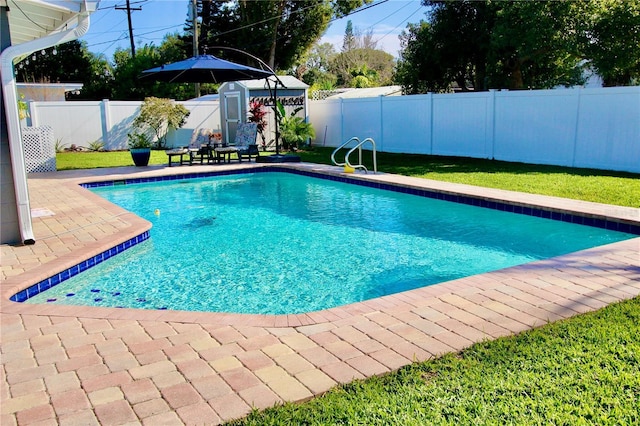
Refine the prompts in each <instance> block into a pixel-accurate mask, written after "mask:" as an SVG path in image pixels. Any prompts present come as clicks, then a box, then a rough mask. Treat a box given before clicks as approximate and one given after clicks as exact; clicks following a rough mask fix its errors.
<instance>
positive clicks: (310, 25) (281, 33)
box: [198, 0, 371, 70]
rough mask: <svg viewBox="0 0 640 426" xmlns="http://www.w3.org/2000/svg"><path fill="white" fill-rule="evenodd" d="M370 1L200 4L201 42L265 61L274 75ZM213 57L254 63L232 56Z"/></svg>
mask: <svg viewBox="0 0 640 426" xmlns="http://www.w3.org/2000/svg"><path fill="white" fill-rule="evenodd" d="M370 1H371V0H307V1H304V2H302V1H296V0H264V1H248V0H235V1H211V2H202V1H200V2H199V3H198V5H199V7H198V14H199V17H200V19H201V21H200V26H201V28H200V34H201V38H200V43H201V46H209V47H212V46H223V47H234V48H237V49H241V50H244V51H246V52H248V53H250V54H252V55H254V56H257V57H258V58H260V59H262V60H263V61H265V62H266V63H267V64H268V65H269V66H270V67H271V68H272V69H274V70H276V69H287V68H290V67H291V66H292V65H293V64H294V63H295V62H296V61H297V60H299V59H300V58H301V57H302V56H303V55H304V54H305V52H306V51H307V50H308V49H309V48H310V47H311V46H312V45H313V43H314V42H315V41H317V40H318V39H319V38H320V36H321V35H322V34H323V33H324V31H325V30H326V29H327V27H328V25H329V21H330V19H331V18H332V17H335V16H343V15H344V14H346V13H348V12H350V11H351V10H353V9H355V8H356V7H358V6H360V5H362V4H364V3H368V2H370ZM209 52H210V53H215V54H217V55H220V56H223V57H227V58H229V59H231V60H236V61H239V62H244V63H247V62H250V61H247V58H246V57H243V56H242V55H235V54H233V53H230V52H228V51H222V52H220V53H218V52H212V51H211V50H209ZM254 65H255V64H254Z"/></svg>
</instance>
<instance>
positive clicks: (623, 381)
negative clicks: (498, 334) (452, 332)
mask: <svg viewBox="0 0 640 426" xmlns="http://www.w3.org/2000/svg"><path fill="white" fill-rule="evenodd" d="M638 324H640V298H635V299H631V300H627V301H624V302H621V303H617V304H614V305H610V306H607V307H605V308H603V309H601V310H599V311H597V312H592V313H587V314H584V315H580V316H577V317H574V318H571V319H568V320H564V321H558V322H556V323H553V324H548V325H546V326H543V327H541V328H538V329H534V330H530V331H527V332H524V333H521V334H519V335H516V336H512V337H504V338H499V339H496V340H493V341H486V342H481V343H477V344H474V345H473V346H471V347H470V348H468V349H465V350H463V351H462V352H460V353H458V354H448V355H445V356H442V357H440V358H437V359H432V360H429V361H426V362H423V363H415V364H412V365H409V366H407V367H404V368H401V369H400V370H399V371H397V372H394V373H390V374H387V375H384V376H382V377H372V378H370V379H367V380H364V381H363V380H356V381H354V382H352V383H350V384H347V385H343V386H338V387H336V388H334V389H332V390H330V391H329V392H327V393H326V394H324V395H322V396H320V397H317V398H314V399H312V400H310V401H307V402H304V403H299V404H294V403H287V404H284V405H283V406H279V407H274V408H269V409H267V410H264V411H262V412H257V411H254V412H252V413H251V414H250V415H249V416H248V417H246V418H244V419H240V420H237V421H235V422H232V423H231V424H233V425H242V424H246V425H263V424H269V425H275V424H283V425H285V424H287V425H289V424H305V425H330V424H345V425H349V424H359V425H361V424H362V425H431V424H442V425H453V424H460V425H475V424H482V425H485V424H486V425H534V424H535V425H538V424H540V425H541V424H553V425H590V424H593V425H623V424H624V425H631V424H638V423H639V422H640V411H639V410H638V408H639V407H638V396H639V392H640V327H639V326H638Z"/></svg>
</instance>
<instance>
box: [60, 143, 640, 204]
mask: <svg viewBox="0 0 640 426" xmlns="http://www.w3.org/2000/svg"><path fill="white" fill-rule="evenodd" d="M332 151H333V148H321V147H315V148H314V149H313V150H309V151H302V152H298V154H299V155H300V156H301V157H302V160H303V161H308V162H312V163H319V164H331V152H332ZM261 154H262V155H265V153H261ZM266 154H267V155H268V154H269V153H266ZM367 154H368V153H365V155H364V157H365V158H364V160H365V164H366V165H367V166H369V167H370V168H371V162H370V159H371V158H370V155H367ZM56 161H57V166H58V170H70V169H90V168H98V167H118V166H133V161H132V160H131V155H130V154H129V152H128V151H116V152H62V153H58V154H57V155H56ZM149 164H150V165H154V164H167V155H166V154H165V153H164V151H151V159H150V160H149ZM378 170H379V171H381V172H385V173H395V174H400V175H405V176H414V177H421V178H427V179H434V180H441V181H446V182H454V183H465V184H469V185H477V186H484V187H489V188H499V189H508V190H512V191H521V192H529V193H533V194H543V195H553V196H556V197H564V198H572V199H576V200H585V201H593V202H597V203H605V204H615V205H620V206H628V207H640V175H638V174H633V173H622V172H608V171H603V170H592V169H575V168H569V167H557V166H541V165H533V164H524V163H509V162H505V161H493V160H482V159H475V158H462V157H440V156H431V155H417V154H390V153H384V152H381V153H378Z"/></svg>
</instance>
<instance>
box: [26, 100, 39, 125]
mask: <svg viewBox="0 0 640 426" xmlns="http://www.w3.org/2000/svg"><path fill="white" fill-rule="evenodd" d="M27 107H28V111H27V112H28V115H27V120H26V121H27V125H28V126H31V127H37V126H38V112H37V107H36V101H34V100H33V99H29V100H28V101H27Z"/></svg>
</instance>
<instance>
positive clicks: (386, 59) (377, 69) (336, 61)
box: [330, 48, 395, 87]
mask: <svg viewBox="0 0 640 426" xmlns="http://www.w3.org/2000/svg"><path fill="white" fill-rule="evenodd" d="M394 66H395V63H394V59H393V55H391V54H389V53H387V52H385V51H383V50H377V49H364V48H356V49H353V50H351V51H348V52H341V53H338V54H337V55H335V56H334V57H333V59H332V61H331V68H330V69H331V71H332V72H333V73H334V74H335V75H336V76H337V77H338V85H339V86H341V87H358V85H362V84H363V83H364V84H366V87H376V86H386V85H389V84H391V82H392V80H393V69H394ZM357 76H365V77H366V78H367V81H366V82H364V80H363V79H361V78H359V79H358V80H359V83H352V80H353V79H354V78H355V77H357Z"/></svg>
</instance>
